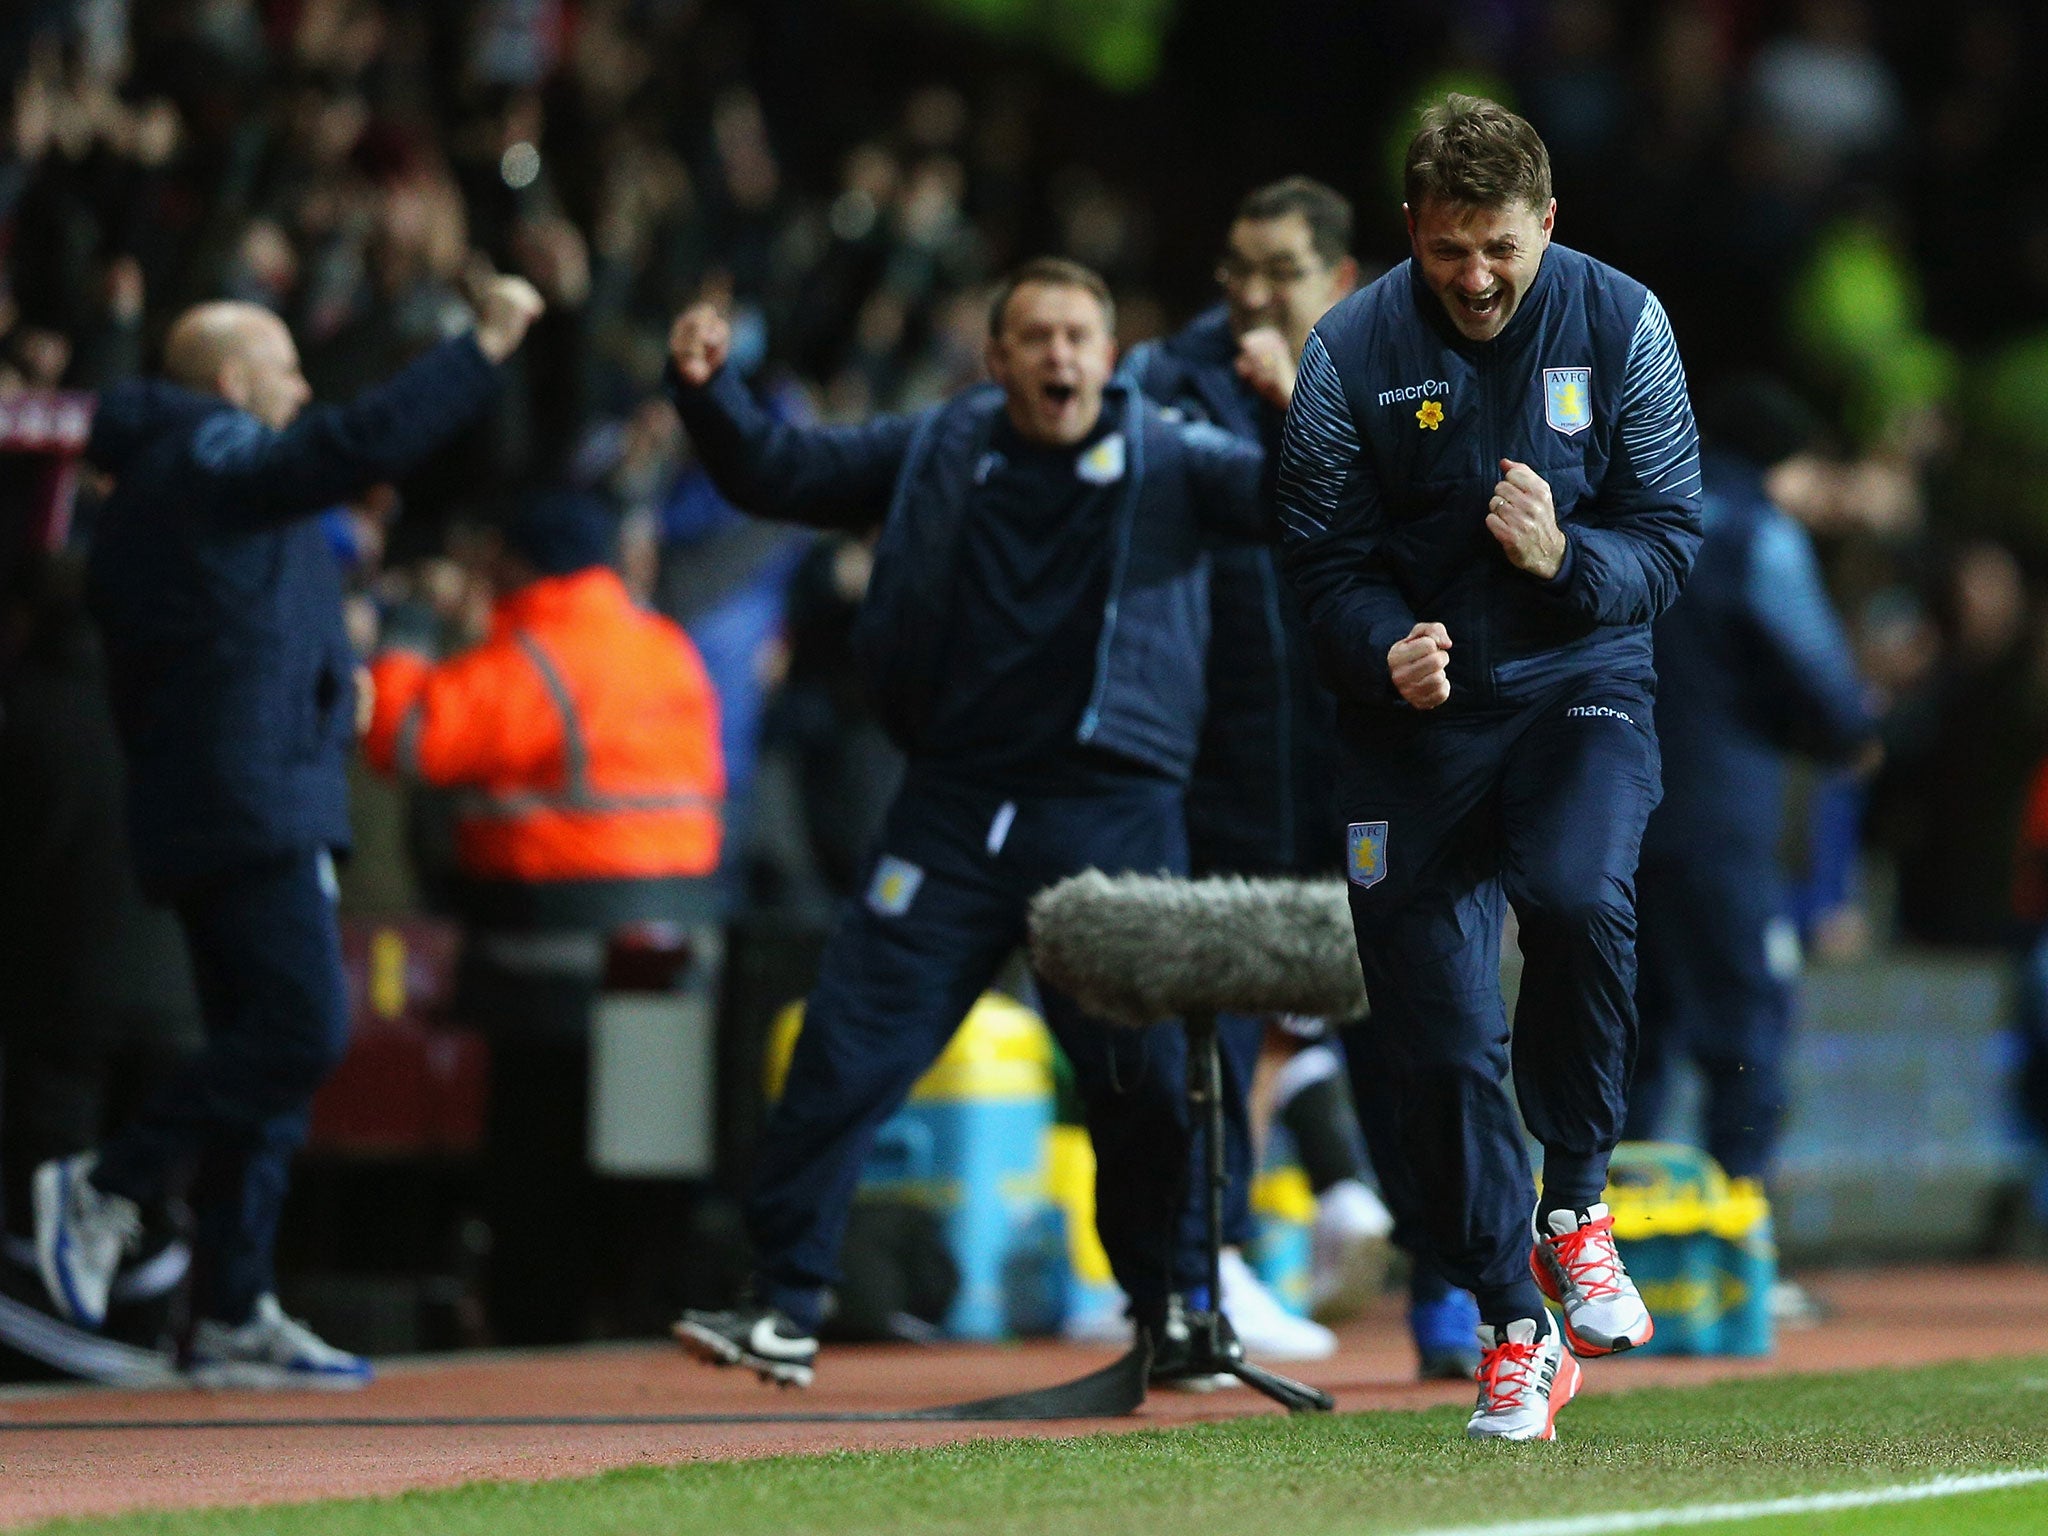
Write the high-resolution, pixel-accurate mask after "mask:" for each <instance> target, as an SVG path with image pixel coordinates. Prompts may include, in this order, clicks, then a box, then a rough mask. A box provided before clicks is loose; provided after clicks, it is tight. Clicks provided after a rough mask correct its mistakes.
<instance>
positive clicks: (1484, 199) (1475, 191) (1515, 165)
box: [1401, 95, 1550, 210]
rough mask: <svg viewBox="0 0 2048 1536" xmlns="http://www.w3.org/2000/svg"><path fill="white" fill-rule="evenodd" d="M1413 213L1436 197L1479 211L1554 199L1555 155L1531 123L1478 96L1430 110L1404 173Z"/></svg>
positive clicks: (1411, 142) (1410, 149) (1534, 205)
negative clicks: (1552, 164)
mask: <svg viewBox="0 0 2048 1536" xmlns="http://www.w3.org/2000/svg"><path fill="white" fill-rule="evenodd" d="M1401 182H1402V192H1403V195H1404V196H1405V197H1406V198H1407V200H1408V207H1409V208H1410V209H1411V210H1415V209H1420V208H1421V207H1422V205H1423V204H1424V203H1425V202H1427V201H1429V200H1430V199H1431V198H1436V199H1438V200H1440V201H1442V202H1446V203H1458V204H1462V205H1465V206H1469V207H1478V208H1506V207H1509V206H1511V205H1514V204H1518V203H1519V204H1523V205H1525V206H1527V207H1530V208H1542V207H1543V206H1545V205H1546V204H1547V203H1549V201H1550V151H1549V150H1547V149H1545V148H1544V147H1543V140H1542V139H1541V138H1539V137H1537V134H1536V130H1535V129H1534V128H1531V127H1530V126H1529V124H1528V122H1527V121H1526V120H1524V119H1523V118H1519V117H1517V116H1515V114H1514V113H1512V112H1510V111H1509V110H1508V109H1507V108H1506V107H1504V106H1502V105H1500V103H1499V102H1494V101H1487V100H1486V99H1485V98H1483V97H1479V96H1457V95H1452V96H1446V97H1445V98H1444V99H1443V100H1442V101H1440V102H1437V103H1435V104H1434V105H1432V106H1429V107H1426V108H1424V110H1423V113H1422V126H1421V128H1419V129H1418V130H1416V134H1415V137H1414V138H1413V139H1411V140H1409V142H1408V160H1407V163H1406V165H1404V166H1403V167H1402V172H1401Z"/></svg>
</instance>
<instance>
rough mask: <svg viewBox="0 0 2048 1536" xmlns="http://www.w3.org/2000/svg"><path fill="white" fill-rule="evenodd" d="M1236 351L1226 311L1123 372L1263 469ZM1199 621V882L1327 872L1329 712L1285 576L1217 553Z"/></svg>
mask: <svg viewBox="0 0 2048 1536" xmlns="http://www.w3.org/2000/svg"><path fill="white" fill-rule="evenodd" d="M1237 351H1238V348H1237V336H1236V333H1235V332H1233V331H1232V330H1231V328H1230V315H1229V311H1228V310H1226V309H1225V308H1224V307H1223V306H1222V305H1220V304H1219V305H1217V306H1215V307H1214V308H1212V309H1209V310H1207V311H1205V312H1204V313H1202V314H1200V315H1198V316H1196V317H1195V319H1194V320H1192V321H1190V322H1189V323H1188V324H1187V325H1186V326H1184V327H1182V328H1181V329H1180V330H1179V331H1177V332H1175V333H1174V334H1173V335H1171V336H1167V337H1164V338H1162V339H1161V340H1158V341H1149V342H1146V343H1144V344H1143V345H1142V346H1138V347H1135V348H1133V349H1132V351H1131V353H1130V355H1129V356H1128V357H1127V358H1126V359H1125V361H1124V372H1125V374H1126V375H1127V376H1128V377H1129V378H1131V379H1132V380H1134V381H1135V382H1136V383H1137V385H1138V387H1139V388H1140V389H1142V390H1144V392H1145V393H1146V394H1147V395H1148V396H1149V397H1151V398H1152V399H1153V400H1156V401H1157V402H1158V403H1159V404H1160V405H1162V406H1164V407H1165V408H1166V409H1167V410H1168V411H1169V412H1171V413H1176V414H1178V415H1179V416H1180V417H1181V418H1182V419H1183V420H1189V421H1207V422H1211V423H1213V424H1214V425H1216V426H1219V427H1221V428H1223V429H1224V430H1225V431H1226V432H1229V433H1230V434H1231V435H1232V436H1234V437H1239V438H1242V439H1244V440H1245V441H1246V442H1251V443H1257V444H1259V445H1260V447H1261V448H1262V449H1264V450H1265V452H1266V454H1267V464H1268V467H1269V469H1270V466H1271V465H1272V464H1273V463H1274V462H1275V460H1276V459H1277V457H1278V449H1279V444H1280V424H1281V421H1282V419H1283V413H1282V412H1280V411H1279V410H1278V409H1276V408H1275V407H1274V406H1272V405H1271V404H1269V403H1268V402H1267V401H1265V400H1264V399H1262V398H1261V397H1260V396H1259V395H1258V393H1257V392H1256V391H1255V390H1253V389H1252V387H1251V386H1250V385H1249V384H1247V383H1246V382H1245V381H1244V380H1243V379H1242V378H1240V377H1239V376H1238V373H1237ZM1268 478H1269V480H1270V475H1269V477H1268ZM1268 488H1269V489H1270V486H1269V487H1268ZM1268 512H1269V515H1270V507H1269V508H1268ZM1209 618H1210V637H1209V661H1208V692H1209V708H1208V714H1207V715H1206V716H1205V718H1204V720H1203V722H1202V742H1201V750H1200V752H1199V754H1198V755H1197V756H1196V758H1195V769H1194V776H1193V778H1192V780H1191V781H1190V783H1189V785H1188V832H1189V840H1190V844H1191V848H1192V852H1193V855H1194V861H1195V870H1196V872H1197V873H1207V872H1212V871H1220V872H1229V873H1233V874H1309V873H1317V872H1320V871H1322V870H1323V869H1324V868H1325V867H1332V868H1333V867H1335V864H1336V862H1337V859H1338V856H1339V854H1340V853H1341V851H1342V850H1341V848H1339V847H1338V846H1337V842H1336V836H1335V832H1334V827H1335V824H1336V811H1335V809H1334V807H1333V806H1332V805H1331V804H1330V782H1331V776H1330V764H1329V762H1328V761H1327V756H1328V754H1327V750H1326V748H1325V738H1326V737H1327V735H1328V730H1329V716H1330V709H1331V706H1330V702H1329V696H1328V695H1327V694H1326V693H1325V692H1324V691H1323V690H1322V689H1321V688H1320V687H1318V686H1317V684H1316V681H1315V679H1314V677H1313V676H1312V675H1311V665H1310V660H1309V641H1308V626H1307V623H1306V621H1305V620H1304V618H1303V616H1302V612H1301V603H1300V600H1299V599H1298V598H1296V597H1295V595H1294V593H1293V591H1292V590H1290V589H1289V587H1288V585H1287V583H1286V581H1285V579H1284V578H1283V577H1282V575H1281V572H1280V562H1279V552H1278V551H1277V550H1276V549H1275V548H1273V547H1272V546H1271V545H1265V544H1223V545H1219V546H1218V547H1217V548H1216V549H1215V550H1214V551H1213V552H1212V553H1211V556H1210V567H1209Z"/></svg>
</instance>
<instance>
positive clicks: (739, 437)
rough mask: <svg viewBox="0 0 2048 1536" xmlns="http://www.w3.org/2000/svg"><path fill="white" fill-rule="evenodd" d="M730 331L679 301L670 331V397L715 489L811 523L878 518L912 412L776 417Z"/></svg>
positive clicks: (740, 503) (859, 523)
mask: <svg viewBox="0 0 2048 1536" xmlns="http://www.w3.org/2000/svg"><path fill="white" fill-rule="evenodd" d="M731 334H732V333H731V329H730V327H729V326H727V324H726V322H725V319H724V317H723V316H721V315H719V314H718V312H717V311H716V310H714V309H712V308H711V306H709V305H708V304H699V305H696V306H695V307H693V308H691V309H687V310H685V311H684V312H683V313H682V314H681V315H679V316H677V317H676V323H675V325H674V327H673V328H672V329H671V330H670V332H669V366H668V390H669V398H670V399H671V400H672V401H674V403H675V408H676V414H677V415H679V416H681V417H682V419H683V425H684V426H685V427H687V428H688V429H689V433H690V441H691V442H692V443H693V444H694V445H695V447H696V449H697V455H698V457H699V458H700V459H701V460H702V461H703V464H704V469H705V472H706V473H707V474H709V475H710V476H711V481H712V483H713V484H714V485H716V486H717V487H718V490H719V494H720V495H722V496H724V497H725V499H726V500H727V501H729V502H731V503H732V504H733V505H734V506H736V507H738V508H739V509H740V510H741V511H743V512H752V513H754V514H756V515H757V516H760V517H771V518H775V519H777V520H779V521H782V522H791V523H805V524H808V525H809V526H811V527H813V528H840V529H845V530H847V531H849V532H854V533H861V532H865V531H866V530H868V529H870V528H872V527H874V526H875V525H876V524H878V523H880V522H881V520H882V518H883V517H884V516H885V515H886V514H887V512H888V510H889V499H890V497H891V495H892V494H893V493H894V491H895V487H896V476H897V474H898V472H899V471H900V470H901V469H902V468H903V459H904V456H905V455H906V454H907V453H908V452H909V451H910V441H911V438H912V437H913V436H914V435H915V433H916V430H917V423H918V418H917V417H914V416H877V417H876V418H874V419H873V420H872V421H867V422H862V423H861V424H860V425H858V426H846V427H796V426H791V425H790V424H788V423H787V422H781V421H777V420H776V419H775V418H774V417H772V416H770V415H769V414H768V413H767V412H766V411H764V410H762V409H761V407H760V405H759V403H758V402H756V401H755V399H754V397H753V395H752V394H751V393H750V392H749V391H748V389H747V386H746V385H745V384H744V383H743V382H742V381H741V379H740V377H739V375H738V374H737V373H736V372H735V371H734V370H733V369H731V368H729V367H727V366H726V353H727V351H728V349H729V347H730V345H731Z"/></svg>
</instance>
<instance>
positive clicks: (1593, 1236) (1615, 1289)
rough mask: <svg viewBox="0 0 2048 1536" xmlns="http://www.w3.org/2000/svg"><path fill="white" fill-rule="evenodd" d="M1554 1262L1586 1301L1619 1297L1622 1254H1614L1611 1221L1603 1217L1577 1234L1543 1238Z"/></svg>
mask: <svg viewBox="0 0 2048 1536" xmlns="http://www.w3.org/2000/svg"><path fill="white" fill-rule="evenodd" d="M1544 1241H1545V1242H1547V1243H1549V1244H1550V1246H1551V1249H1552V1250H1553V1251H1554V1252H1555V1253H1556V1254H1557V1262H1558V1263H1559V1264H1561V1265H1562V1266H1564V1272H1565V1273H1566V1274H1567V1275H1569V1276H1571V1280H1572V1284H1574V1285H1576V1286H1577V1287H1578V1288H1579V1293H1580V1294H1581V1295H1582V1296H1584V1297H1585V1298H1586V1299H1587V1300H1588V1301H1602V1300H1605V1299H1606V1298H1608V1297H1610V1296H1619V1295H1620V1294H1621V1255H1620V1254H1618V1253H1616V1252H1615V1251H1614V1218H1613V1216H1611V1215H1609V1216H1602V1217H1601V1218H1600V1219H1599V1220H1598V1221H1589V1222H1586V1223H1585V1224H1584V1225H1583V1226H1581V1227H1580V1228H1579V1230H1578V1231H1576V1232H1566V1233H1564V1234H1563V1235H1562V1236H1557V1237H1547V1238H1545V1239H1544Z"/></svg>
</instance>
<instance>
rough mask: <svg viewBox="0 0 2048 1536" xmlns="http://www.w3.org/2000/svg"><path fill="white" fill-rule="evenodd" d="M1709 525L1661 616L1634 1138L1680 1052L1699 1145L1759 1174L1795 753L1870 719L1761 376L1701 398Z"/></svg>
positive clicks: (1780, 972) (1842, 752)
mask: <svg viewBox="0 0 2048 1536" xmlns="http://www.w3.org/2000/svg"><path fill="white" fill-rule="evenodd" d="M1700 420H1701V427H1702V430H1703V432H1704V433H1705V437H1706V450H1705V452H1704V453H1703V454H1702V457H1701V468H1702V470H1703V471H1704V474H1705V477H1706V487H1707V489H1706V496H1705V499H1704V501H1703V502H1702V514H1703V520H1704V527H1705V530H1706V536H1705V539H1704V540H1703V542H1702V543H1701V545H1700V554H1699V560H1698V562H1697V563H1696V564H1695V565H1694V566H1693V570H1692V576H1691V578H1690V579H1689V580H1688V581H1687V583H1686V587H1685V594H1684V595H1683V596H1682V597H1680V598H1679V600H1678V601H1677V602H1676V603H1674V604H1672V605H1671V607H1670V609H1669V610H1668V611H1667V612H1666V613H1665V614H1664V615H1663V617H1661V618H1660V619H1658V620H1657V626H1656V637H1657V737H1658V740H1659V742H1660V743H1661V745H1662V746H1663V749H1664V800H1663V803H1662V804H1661V805H1659V806H1658V807H1657V811H1656V814H1655V815H1653V816H1652V817H1651V818H1650V824H1649V829H1648V830H1647V831H1646V832H1645V833H1644V835H1643V863H1642V869H1641V870H1640V872H1639V873H1638V874H1637V876H1636V914H1637V934H1636V950H1637V955H1638V960H1639V976H1638V980H1637V983H1636V1001H1637V1006H1638V1007H1639V1008H1640V1009H1641V1012H1642V1041H1641V1047H1640V1049H1639V1050H1638V1052H1637V1054H1636V1070H1635V1080H1634V1084H1633V1086H1632V1087H1631V1088H1630V1090H1629V1106H1628V1125H1627V1130H1626V1132H1625V1134H1626V1135H1627V1136H1628V1138H1629V1139H1630V1140H1641V1139H1644V1138H1647V1137H1651V1136H1654V1135H1656V1134H1658V1130H1659V1126H1660V1123H1661V1122H1662V1120H1663V1118H1664V1108H1665V1098H1666V1094H1667V1092H1668V1090H1669V1087H1670V1074H1671V1068H1672V1066H1673V1064H1674V1062H1675V1061H1677V1060H1678V1059H1680V1058H1690V1059H1691V1060H1692V1061H1693V1063H1694V1064H1695V1065H1696V1066H1698V1068H1699V1070H1700V1076H1701V1078H1702V1080H1703V1083H1704V1086H1705V1090H1706V1093H1705V1102H1704V1104H1703V1106H1702V1110H1703V1119H1704V1124H1703V1127H1702V1129H1703V1132H1704V1134H1703V1136H1702V1139H1701V1144H1702V1145H1703V1146H1705V1148H1706V1150H1707V1151H1708V1152H1710V1153H1712V1154H1713V1157H1714V1160H1715V1161H1716V1162H1718V1163H1719V1164H1720V1165H1721V1166H1722V1167H1723V1168H1724V1169H1726V1170H1727V1172H1728V1174H1729V1176H1730V1177H1732V1178H1738V1179H1756V1180H1758V1181H1762V1180H1764V1179H1765V1178H1766V1177H1767V1176H1768V1175H1769V1173H1770V1170H1771V1164H1772V1161H1773V1158H1774V1155H1775V1153H1776V1150H1777V1142H1778V1132H1779V1129H1780V1127H1781V1126H1782V1124H1783V1122H1784V1117H1785V1108H1786V1097H1785V1093H1786V1090H1785V1051H1786V1047H1787V1045H1788V1044H1789V1041H1790V1036H1791V1030H1792V1007H1793V982H1794V978H1796V977H1797V975H1798V973H1799V963H1800V954H1799V931H1798V929H1797V927H1796V926H1795V925H1794V923H1793V919H1792V914H1791V909H1790V897H1789V893H1788V891H1787V889H1786V878H1785V871H1784V869H1783V867H1782V866H1781V864H1780V863H1779V847H1780V842H1781V839H1782V838H1783V835H1784V824H1785V795H1786V762H1787V759H1788V758H1790V757H1792V756H1793V755H1795V754H1804V755H1806V756H1810V757H1812V758H1814V759H1816V760H1818V761H1821V762H1826V763H1835V764H1847V763H1849V762H1851V761H1852V760H1853V759H1855V758H1856V757H1857V756H1858V755H1859V753H1874V752H1875V750H1876V741H1877V734H1876V733H1877V721H1876V719H1875V717H1874V716H1873V714H1872V712H1871V709H1870V705H1869V699H1868V695H1867V692H1866V690H1865V688H1864V685H1863V681H1862V679H1861V678H1860V677H1858V676H1857V673H1856V660H1855V655H1854V652H1853V651H1852V650H1851V649H1850V645H1849V637H1848V635H1847V634H1845V633H1844V632H1843V629H1842V623H1841V620H1840V619H1839V618H1837V617H1836V615H1835V610H1834V605H1833V603H1831V602H1830V601H1829V599H1828V594H1827V588H1826V587H1825V586H1824V585H1823V583H1822V581H1821V573H1820V566H1819V563H1818V562H1817V561H1816V560H1815V559H1814V554H1813V544H1812V541H1811V540H1810V539H1808V537H1807V535H1806V530H1805V529H1804V528H1803V527H1801V526H1800V525H1799V524H1798V523H1797V522H1795V521H1794V520H1793V518H1792V516H1791V514H1790V513H1789V512H1787V511H1785V510H1784V505H1783V504H1784V500H1785V498H1786V496H1787V493H1788V491H1789V490H1791V489H1793V488H1795V487H1796V486H1797V485H1798V484H1799V483H1800V482H1801V481H1802V480H1804V479H1810V478H1811V474H1810V472H1811V470H1812V469H1813V467H1814V461H1813V458H1812V452H1813V439H1814V438H1815V437H1816V436H1817V435H1818V425H1817V423H1816V422H1815V421H1814V419H1813V415H1812V412H1811V411H1809V410H1808V409H1807V408H1806V406H1805V405H1804V403H1803V402H1801V401H1800V399H1799V397H1798V396H1796V395H1794V394H1793V393H1792V392H1791V391H1790V390H1788V389H1786V388H1785V387H1784V386H1783V385H1782V384H1779V383H1777V382H1776V381H1774V380H1771V379H1769V378H1764V377H1745V378H1738V379H1731V380H1729V381H1728V382H1727V383H1726V384H1724V385H1722V386H1721V387H1720V388H1718V389H1716V390H1715V391H1713V392H1712V393H1711V394H1710V395H1709V396H1708V397H1707V399H1706V401H1705V403H1704V405H1703V407H1702V410H1701V413H1700Z"/></svg>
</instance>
